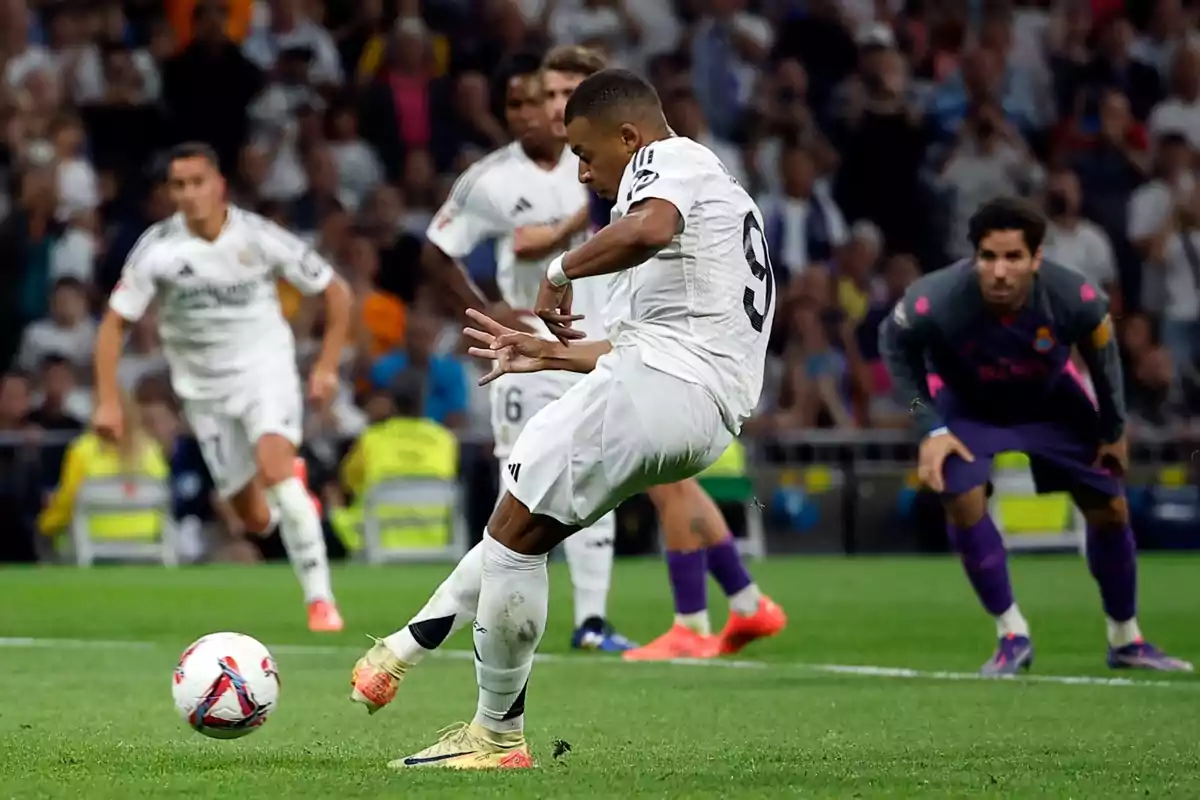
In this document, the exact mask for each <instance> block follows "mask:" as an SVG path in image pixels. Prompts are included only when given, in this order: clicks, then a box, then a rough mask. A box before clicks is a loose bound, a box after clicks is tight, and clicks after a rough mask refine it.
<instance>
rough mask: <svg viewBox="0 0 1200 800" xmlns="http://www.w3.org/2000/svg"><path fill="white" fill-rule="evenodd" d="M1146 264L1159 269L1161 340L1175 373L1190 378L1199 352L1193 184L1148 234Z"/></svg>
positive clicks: (1199, 219) (1199, 251) (1199, 218)
mask: <svg viewBox="0 0 1200 800" xmlns="http://www.w3.org/2000/svg"><path fill="white" fill-rule="evenodd" d="M1147 266H1148V267H1149V268H1150V269H1154V270H1159V271H1161V273H1162V277H1163V282H1164V285H1165V289H1166V303H1165V304H1164V307H1163V323H1162V337H1163V343H1164V344H1165V345H1166V347H1167V350H1168V351H1169V352H1170V354H1171V361H1172V362H1173V363H1174V365H1175V369H1176V370H1177V371H1178V373H1179V374H1180V375H1182V376H1184V377H1185V378H1193V377H1194V376H1195V374H1196V369H1197V364H1196V357H1197V355H1198V354H1200V190H1197V188H1196V186H1195V185H1193V187H1192V191H1191V192H1190V194H1188V195H1187V196H1185V197H1181V198H1178V200H1177V204H1176V206H1175V208H1174V209H1173V211H1172V212H1171V213H1170V214H1169V215H1168V217H1167V220H1166V221H1165V223H1164V224H1163V227H1162V228H1160V229H1159V230H1158V231H1156V232H1155V233H1154V234H1153V235H1152V239H1151V241H1150V244H1149V255H1148V258H1147Z"/></svg>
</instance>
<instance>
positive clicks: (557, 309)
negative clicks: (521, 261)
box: [534, 278, 587, 344]
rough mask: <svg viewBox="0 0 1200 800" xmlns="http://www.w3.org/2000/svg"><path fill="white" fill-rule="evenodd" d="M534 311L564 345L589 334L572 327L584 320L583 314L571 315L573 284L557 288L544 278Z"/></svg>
mask: <svg viewBox="0 0 1200 800" xmlns="http://www.w3.org/2000/svg"><path fill="white" fill-rule="evenodd" d="M534 311H535V312H536V313H537V315H538V316H539V317H540V318H541V320H542V322H544V323H546V327H547V328H549V329H550V333H551V334H553V336H554V338H556V339H558V340H559V341H560V342H562V343H563V344H569V343H570V342H572V341H574V340H577V339H582V338H584V337H585V336H586V335H587V334H585V333H584V332H583V331H580V330H576V329H575V328H573V327H571V323H573V322H578V321H579V320H581V319H583V315H582V314H572V313H571V284H569V283H568V284H567V285H566V286H555V285H554V284H552V283H550V281H549V280H547V279H546V278H542V288H541V289H539V290H538V299H537V305H536V307H535V308H534Z"/></svg>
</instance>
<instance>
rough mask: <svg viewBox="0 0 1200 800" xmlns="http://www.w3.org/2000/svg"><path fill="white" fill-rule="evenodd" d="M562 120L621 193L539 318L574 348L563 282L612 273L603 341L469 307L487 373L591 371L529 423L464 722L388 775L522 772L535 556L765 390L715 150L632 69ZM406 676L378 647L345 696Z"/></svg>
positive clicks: (743, 259)
mask: <svg viewBox="0 0 1200 800" xmlns="http://www.w3.org/2000/svg"><path fill="white" fill-rule="evenodd" d="M565 121H566V123H567V134H568V138H569V141H570V144H571V149H572V150H573V151H574V152H575V153H576V154H577V155H578V156H579V158H580V181H581V182H582V183H585V184H589V185H591V186H592V187H593V188H594V189H595V190H596V191H597V193H599V194H601V195H603V196H606V197H610V198H614V197H615V199H616V200H617V206H616V210H615V213H614V216H615V217H616V219H615V220H614V222H613V224H611V225H609V226H608V227H607V228H605V229H603V230H602V231H600V232H599V233H598V234H597V235H596V236H594V237H593V238H592V239H590V240H589V241H588V242H586V243H585V244H583V245H581V246H579V247H577V248H575V249H573V250H571V251H569V252H568V253H566V254H565V255H564V256H560V257H558V258H555V259H554V260H553V261H552V262H551V264H550V266H549V267H548V269H547V273H546V278H545V280H544V281H543V283H542V288H541V290H540V292H539V298H538V303H537V306H536V308H537V311H538V314H539V316H541V317H542V319H543V320H545V321H546V322H547V323H548V325H549V327H550V330H551V332H552V333H555V335H556V336H559V337H561V338H568V339H577V338H579V332H578V331H575V330H573V328H572V327H571V325H572V324H573V323H574V322H575V321H577V319H578V317H577V315H574V314H573V313H572V311H573V309H572V306H571V292H572V282H573V281H575V280H578V279H580V278H584V277H594V276H598V275H611V276H612V277H611V279H610V280H611V284H612V291H613V297H614V298H617V299H618V301H619V302H618V303H616V304H614V305H613V306H612V307H610V310H611V311H612V312H613V313H612V314H611V316H610V318H609V322H610V324H609V325H608V339H607V340H600V341H582V342H573V343H571V344H569V345H567V344H563V343H561V342H552V341H547V340H545V339H540V338H537V337H534V336H530V335H528V334H524V333H518V332H516V331H513V330H510V329H507V328H505V327H504V326H502V325H499V324H498V323H496V322H494V321H493V320H490V319H488V318H487V317H486V316H484V315H482V314H480V313H479V312H476V311H471V312H469V313H470V314H471V316H472V317H473V318H474V319H476V320H477V323H478V325H479V326H480V330H473V331H470V335H472V337H473V338H476V339H477V340H479V341H480V342H481V343H482V344H483V346H482V347H477V348H472V354H474V355H477V356H480V357H486V358H491V359H493V360H494V362H495V366H494V368H493V370H492V372H491V373H490V374H489V375H488V376H487V380H493V379H495V378H497V377H499V376H501V375H503V374H506V373H514V372H536V371H541V370H546V369H569V370H573V371H578V372H586V373H588V374H587V375H586V377H585V378H584V379H583V380H582V381H580V382H579V383H577V384H576V385H575V386H573V387H571V389H570V390H568V391H567V393H566V394H565V395H563V397H562V398H560V399H559V400H557V401H555V402H554V403H552V404H550V405H549V406H547V407H546V408H545V409H543V410H542V412H541V413H539V414H538V415H537V416H536V417H534V419H533V420H531V421H530V423H529V424H528V425H526V427H525V430H524V431H522V433H521V436H520V437H519V438H518V440H517V442H516V444H515V445H514V447H513V450H512V454H511V456H510V458H509V465H510V469H509V470H508V472H507V473H506V474H505V476H504V480H505V486H506V488H507V492H506V493H505V495H504V497H503V498H502V499H501V501H500V504H499V505H498V506H497V508H496V511H495V512H494V513H493V514H492V517H491V520H490V521H489V523H488V528H487V530H486V531H485V537H484V541H483V554H482V556H483V568H482V581H481V587H480V590H479V600H478V613H477V615H476V621H475V626H474V634H475V653H476V678H477V681H478V684H479V703H478V707H477V711H476V715H475V718H474V720H473V721H472V722H471V723H470V724H466V725H461V726H456V727H454V728H452V729H450V730H449V731H447V732H446V734H445V735H443V737H442V738H441V739H440V740H439V741H438V742H437V743H435V744H434V745H433V746H431V747H429V748H427V749H425V750H423V751H421V752H419V753H416V754H414V755H412V756H409V757H408V758H404V759H400V760H399V761H396V762H393V765H394V766H398V767H407V766H444V767H451V768H458V769H483V768H521V767H530V766H532V765H533V760H532V757H531V756H530V754H529V749H528V746H527V744H526V741H525V736H524V711H525V700H526V687H527V684H528V680H529V675H530V672H531V669H532V666H533V655H534V651H535V650H536V649H537V645H538V642H539V641H540V639H541V636H542V633H543V631H544V629H545V623H546V617H547V603H548V595H549V580H548V575H547V572H546V554H547V553H548V552H549V551H550V550H551V549H553V548H554V547H555V546H556V545H557V544H558V543H559V542H561V541H563V540H564V539H566V538H567V537H569V536H571V535H572V534H573V533H575V532H576V531H578V530H580V529H581V528H583V527H586V526H587V525H588V524H590V523H591V522H593V521H594V520H595V519H597V518H598V517H600V516H602V515H603V514H605V513H607V512H609V511H610V510H612V509H613V508H614V507H615V506H616V505H617V504H618V503H620V502H621V501H622V500H624V499H625V498H627V497H630V496H632V495H633V494H636V493H638V492H641V491H645V490H646V489H647V488H649V487H650V486H654V485H656V484H660V483H670V482H674V481H679V480H682V479H684V478H688V477H691V476H693V475H696V474H697V473H699V472H701V471H702V470H703V469H705V468H706V467H707V466H708V465H710V464H711V463H713V461H715V460H716V459H717V457H718V456H719V455H720V454H721V453H722V452H723V451H724V450H725V448H726V447H727V446H728V445H729V443H730V442H731V441H732V438H733V436H734V435H735V434H736V433H737V432H738V430H740V428H741V425H742V422H743V421H744V420H745V419H746V418H747V417H748V416H749V415H750V414H751V412H752V410H753V408H754V406H755V405H756V403H757V401H758V397H759V393H760V391H761V389H762V378H763V362H764V359H765V357H766V347H767V340H768V338H769V337H770V332H771V322H772V319H773V317H774V313H775V302H774V278H773V276H772V274H771V268H770V262H769V259H768V258H767V253H766V245H765V240H764V238H763V235H762V227H763V225H762V215H761V213H760V212H759V210H758V208H757V207H756V206H755V204H754V201H753V200H752V199H751V198H750V196H749V195H748V194H747V193H746V192H745V191H744V190H743V189H742V188H741V186H739V185H738V184H737V182H736V181H735V180H734V179H733V178H732V177H731V176H730V175H729V173H728V172H726V171H725V169H724V167H722V166H721V163H720V161H719V159H718V158H717V157H716V156H715V155H714V154H713V153H712V152H711V151H710V150H708V149H707V148H705V147H704V146H702V145H700V144H698V143H696V142H694V141H692V140H690V139H685V138H681V137H675V136H673V135H672V134H671V132H670V130H669V128H668V127H667V124H666V120H665V119H664V117H663V112H662V106H661V104H660V102H659V100H658V97H657V95H656V94H655V92H654V90H653V88H651V87H650V86H649V84H647V83H646V82H645V81H643V80H642V79H641V78H638V77H637V76H635V75H633V74H632V73H630V72H626V71H624V70H604V71H602V72H599V73H596V74H595V75H593V76H592V77H590V78H588V79H587V80H585V81H583V82H582V83H581V84H580V85H579V86H578V88H576V90H575V93H574V94H573V95H572V97H571V100H570V101H569V102H568V104H567V109H566V114H565ZM443 586H445V584H443ZM431 602H432V601H431ZM412 666H413V664H412V663H411V662H404V661H401V660H400V659H398V658H396V656H395V654H393V653H392V652H391V651H390V650H389V649H388V648H387V647H386V646H385V645H383V644H378V645H377V646H376V647H375V648H373V649H372V650H371V651H370V652H369V653H368V654H367V655H366V656H365V657H364V658H362V659H360V661H359V663H358V665H357V666H356V669H355V675H354V684H355V694H356V697H355V699H357V700H359V701H360V702H366V703H368V705H369V707H370V705H371V704H374V705H375V707H376V708H378V707H379V706H380V705H382V704H384V703H386V702H388V701H390V700H391V699H392V698H393V697H394V695H395V692H396V689H397V686H398V684H399V681H400V680H401V679H402V678H403V676H404V675H405V674H406V672H407V670H408V669H411V667H412Z"/></svg>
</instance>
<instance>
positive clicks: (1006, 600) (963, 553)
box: [946, 514, 1013, 617]
mask: <svg viewBox="0 0 1200 800" xmlns="http://www.w3.org/2000/svg"><path fill="white" fill-rule="evenodd" d="M946 527H947V532H948V533H949V536H950V546H951V547H952V548H954V550H955V551H957V552H958V555H959V558H960V559H962V564H963V569H965V570H966V571H967V579H968V580H970V581H971V586H972V587H973V588H974V589H975V595H976V596H977V597H978V598H979V602H980V603H982V604H983V607H984V608H985V609H987V612H988V613H989V614H991V615H992V616H993V617H998V616H1000V615H1001V614H1003V613H1004V612H1005V611H1008V609H1009V608H1011V607H1012V604H1013V591H1012V583H1011V582H1010V581H1009V579H1008V554H1007V553H1006V552H1005V551H1004V539H1003V538H1001V536H1000V531H999V530H997V529H996V523H994V522H992V518H991V517H990V516H988V515H987V514H984V516H983V519H981V520H979V522H976V523H975V524H974V525H972V526H971V527H969V528H959V527H958V526H956V525H947V526H946Z"/></svg>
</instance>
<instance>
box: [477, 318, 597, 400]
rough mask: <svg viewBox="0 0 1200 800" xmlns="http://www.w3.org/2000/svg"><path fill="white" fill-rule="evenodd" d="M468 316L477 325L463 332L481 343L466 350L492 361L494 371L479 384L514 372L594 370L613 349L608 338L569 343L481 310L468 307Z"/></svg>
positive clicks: (483, 384) (485, 383) (484, 384)
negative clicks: (510, 324)
mask: <svg viewBox="0 0 1200 800" xmlns="http://www.w3.org/2000/svg"><path fill="white" fill-rule="evenodd" d="M467 316H468V317H469V318H470V319H471V320H472V322H474V323H475V325H477V326H478V327H468V328H464V329H463V333H464V334H466V336H467V337H468V338H470V339H472V340H474V341H476V342H479V343H480V345H482V346H481V347H471V348H469V349H468V350H467V352H468V353H469V354H470V355H472V356H475V357H476V358H483V359H486V360H488V361H491V362H492V369H491V371H490V372H489V373H488V374H487V375H484V376H483V377H482V378H480V379H479V385H480V386H486V385H487V384H489V383H491V382H492V381H494V380H495V379H496V378H498V377H500V376H501V375H505V374H508V373H514V372H542V371H544V370H561V371H564V372H591V371H592V370H593V369H595V368H596V361H597V360H598V359H599V358H600V357H601V356H602V355H604V354H605V353H607V352H609V351H611V350H612V344H611V343H610V342H609V341H608V340H607V339H600V340H598V341H589V342H576V343H574V344H572V345H570V346H569V347H568V346H567V345H565V344H563V343H561V342H552V341H549V340H546V339H539V338H538V337H536V336H530V335H529V334H527V333H522V332H520V331H516V330H513V329H512V328H508V327H505V326H504V325H502V324H500V323H499V322H497V321H496V320H494V319H492V318H491V317H489V316H487V315H486V314H481V313H480V312H478V311H474V310H469V311H467Z"/></svg>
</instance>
